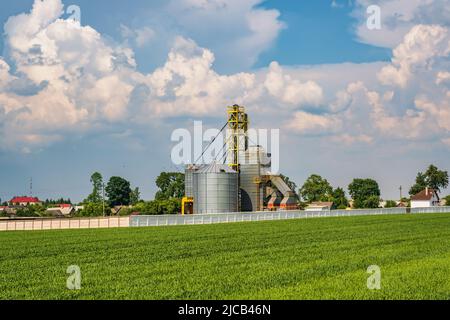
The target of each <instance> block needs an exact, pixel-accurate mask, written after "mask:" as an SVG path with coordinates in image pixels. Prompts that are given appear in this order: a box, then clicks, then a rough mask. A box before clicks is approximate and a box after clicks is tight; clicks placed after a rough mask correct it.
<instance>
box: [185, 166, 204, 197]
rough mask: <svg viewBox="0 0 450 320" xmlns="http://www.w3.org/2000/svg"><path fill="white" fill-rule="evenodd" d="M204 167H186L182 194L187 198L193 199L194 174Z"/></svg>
mask: <svg viewBox="0 0 450 320" xmlns="http://www.w3.org/2000/svg"><path fill="white" fill-rule="evenodd" d="M202 167H204V165H195V164H190V165H188V166H187V167H186V170H185V174H184V194H185V196H186V197H188V198H192V197H194V172H196V171H197V170H199V169H201V168H202Z"/></svg>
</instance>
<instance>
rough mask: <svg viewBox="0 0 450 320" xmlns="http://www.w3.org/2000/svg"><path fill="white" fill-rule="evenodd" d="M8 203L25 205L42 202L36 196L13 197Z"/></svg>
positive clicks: (10, 204)
mask: <svg viewBox="0 0 450 320" xmlns="http://www.w3.org/2000/svg"><path fill="white" fill-rule="evenodd" d="M8 204H9V206H21V207H26V206H28V205H40V204H42V202H41V201H40V200H39V199H38V198H36V197H14V198H12V199H11V200H10V201H9V202H8Z"/></svg>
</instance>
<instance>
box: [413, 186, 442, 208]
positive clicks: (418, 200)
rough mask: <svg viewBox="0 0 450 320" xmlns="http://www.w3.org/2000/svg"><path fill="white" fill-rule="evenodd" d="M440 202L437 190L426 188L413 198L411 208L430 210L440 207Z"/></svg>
mask: <svg viewBox="0 0 450 320" xmlns="http://www.w3.org/2000/svg"><path fill="white" fill-rule="evenodd" d="M439 203H440V200H439V195H438V194H437V192H436V190H434V189H431V188H425V189H424V190H422V191H420V192H419V193H418V194H416V195H414V196H412V197H411V208H428V207H436V206H439Z"/></svg>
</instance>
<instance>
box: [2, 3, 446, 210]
mask: <svg viewBox="0 0 450 320" xmlns="http://www.w3.org/2000/svg"><path fill="white" fill-rule="evenodd" d="M33 3H34V1H33V0H21V1H14V2H2V3H1V4H0V24H1V25H2V26H4V32H3V38H2V39H1V41H0V84H1V86H0V134H1V136H0V143H1V147H0V167H1V171H0V198H1V199H3V200H4V199H8V198H10V197H12V196H14V195H20V194H27V193H28V192H29V191H28V189H29V179H30V177H33V190H34V193H35V194H36V195H37V196H39V197H41V198H56V197H60V196H63V197H70V198H72V199H73V200H75V201H80V200H82V199H83V198H84V197H86V196H87V194H88V193H89V192H90V189H91V187H90V183H89V176H90V174H91V173H92V172H94V171H100V172H101V173H102V174H103V175H104V177H105V179H108V178H109V177H110V176H112V175H121V176H124V177H125V178H127V179H129V180H130V181H131V183H132V185H133V186H138V187H140V189H141V191H142V195H143V197H144V198H145V199H150V198H152V196H153V194H154V192H155V186H154V180H155V177H156V176H157V174H158V173H159V172H161V171H163V170H166V171H172V170H176V169H177V168H178V167H177V166H175V165H173V164H172V162H171V159H170V152H171V148H172V147H173V146H174V143H173V142H171V141H170V137H171V133H172V132H173V130H174V129H177V128H187V129H191V128H192V124H193V123H192V122H193V120H203V121H205V126H211V127H221V124H222V123H223V121H224V118H225V112H224V110H225V106H226V105H228V104H233V103H236V102H237V103H242V104H245V105H246V106H247V109H248V112H249V114H250V117H251V119H252V124H253V125H254V126H256V127H260V128H280V129H281V137H282V140H281V155H282V161H281V171H282V172H283V173H285V174H287V175H289V176H290V177H291V178H292V179H293V180H294V181H295V182H296V183H297V184H298V185H301V184H302V183H303V182H304V180H305V179H306V178H307V177H308V176H309V175H310V174H312V173H318V174H322V175H323V176H324V177H326V178H327V179H328V180H330V182H332V184H333V185H334V186H336V187H337V186H342V187H346V186H347V185H348V183H349V182H350V181H351V179H352V178H354V177H372V178H375V179H377V180H378V182H379V183H380V186H381V189H382V193H383V197H384V198H386V199H390V198H392V199H394V198H396V197H398V196H397V195H398V187H399V186H400V185H402V186H403V188H404V190H407V189H408V188H409V186H410V185H411V184H412V183H413V181H414V178H415V175H416V173H417V172H418V171H419V170H424V169H425V167H426V166H428V165H429V164H431V163H435V164H437V165H438V166H440V167H442V168H443V169H446V170H450V167H448V158H449V156H450V120H449V119H450V110H449V109H450V107H449V105H450V104H449V99H450V94H449V92H450V91H449V83H450V74H448V72H447V70H449V56H448V54H449V52H450V51H449V50H448V48H447V47H446V44H447V42H446V39H448V37H449V29H448V28H449V26H448V23H449V22H448V21H450V19H448V17H447V15H448V12H449V11H448V10H447V9H449V5H450V3H449V2H448V1H432V2H431V3H428V4H427V5H426V6H424V2H423V1H420V0H417V1H403V0H400V1H397V2H396V4H395V5H394V4H393V2H392V1H386V0H378V1H373V2H369V1H366V0H357V1H344V0H341V1H336V2H335V5H332V1H326V0H321V1H260V0H245V1H229V2H224V1H222V0H210V1H206V0H173V1H144V0H134V1H132V2H131V3H127V2H124V1H119V0H113V1H106V0H96V1H87V0H70V1H63V2H62V3H61V0H45V1H44V2H43V3H40V4H39V5H38V6H35V9H33V11H31V10H32V7H33ZM373 3H375V4H377V5H379V6H380V8H381V13H382V16H381V22H382V28H381V30H374V31H371V30H368V29H367V27H366V19H367V14H366V8H367V7H368V5H370V4H373ZM69 5H78V6H79V7H80V9H81V24H78V25H76V24H72V22H68V20H67V18H68V14H67V13H65V10H66V8H67V7H68V6H69ZM20 14H26V15H21V16H18V15H20ZM8 19H9V22H8V23H7V21H8ZM58 19H62V20H58ZM30 30H31V31H30ZM405 36H406V37H407V38H408V39H409V41H408V42H404V37H405ZM424 39H425V40H424ZM411 57H413V58H411Z"/></svg>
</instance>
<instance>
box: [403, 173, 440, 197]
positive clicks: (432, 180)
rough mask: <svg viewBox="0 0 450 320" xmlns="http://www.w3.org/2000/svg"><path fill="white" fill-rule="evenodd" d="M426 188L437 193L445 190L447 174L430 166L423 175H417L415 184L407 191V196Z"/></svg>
mask: <svg viewBox="0 0 450 320" xmlns="http://www.w3.org/2000/svg"><path fill="white" fill-rule="evenodd" d="M427 187H428V188H431V189H434V190H436V191H438V192H441V189H445V188H447V187H448V172H447V171H443V170H439V169H438V168H437V167H436V166H435V165H430V166H429V167H428V169H427V171H425V173H422V172H419V173H418V174H417V177H416V183H415V184H414V185H413V186H412V187H411V189H410V190H409V194H410V195H411V196H413V195H415V194H417V193H419V192H420V191H422V190H423V189H425V188H427Z"/></svg>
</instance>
